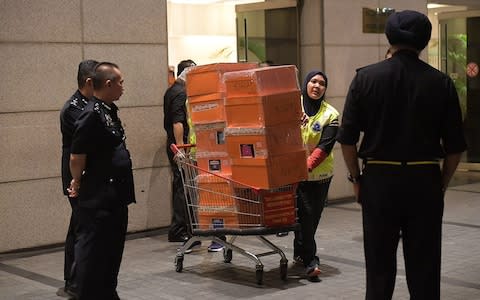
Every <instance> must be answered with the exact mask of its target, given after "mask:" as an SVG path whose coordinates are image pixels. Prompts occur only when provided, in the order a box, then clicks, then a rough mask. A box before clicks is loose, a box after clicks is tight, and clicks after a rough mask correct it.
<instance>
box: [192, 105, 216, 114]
mask: <svg viewBox="0 0 480 300" xmlns="http://www.w3.org/2000/svg"><path fill="white" fill-rule="evenodd" d="M217 107H218V104H217V103H204V104H195V105H192V112H199V111H205V110H210V109H215V108H217Z"/></svg>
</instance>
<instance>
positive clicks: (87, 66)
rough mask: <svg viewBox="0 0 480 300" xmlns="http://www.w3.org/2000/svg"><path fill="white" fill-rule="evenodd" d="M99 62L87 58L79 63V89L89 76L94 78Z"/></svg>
mask: <svg viewBox="0 0 480 300" xmlns="http://www.w3.org/2000/svg"><path fill="white" fill-rule="evenodd" d="M97 64H98V61H96V60H93V59H86V60H83V61H82V62H80V64H78V73H77V83H78V88H79V89H81V88H83V87H84V86H85V83H86V81H87V79H88V78H93V77H94V76H95V68H96V67H97Z"/></svg>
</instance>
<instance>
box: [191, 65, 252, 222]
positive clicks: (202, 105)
mask: <svg viewBox="0 0 480 300" xmlns="http://www.w3.org/2000/svg"><path fill="white" fill-rule="evenodd" d="M256 67H257V64H254V63H216V64H209V65H203V66H197V67H195V68H194V69H192V71H190V72H189V73H188V74H187V86H186V88H187V96H188V105H189V113H190V119H191V121H192V123H193V125H194V130H195V134H196V159H197V163H198V166H199V167H200V168H202V169H205V170H208V171H210V172H214V173H218V174H219V175H221V176H224V177H227V178H230V177H231V172H232V170H231V162H230V158H229V156H228V153H227V147H226V145H225V140H224V130H225V127H226V123H225V108H224V100H225V99H224V98H225V84H224V82H223V74H224V73H225V72H230V71H238V70H246V69H252V68H256ZM198 186H199V193H200V195H199V207H200V208H199V214H198V217H199V223H200V228H201V229H208V228H221V227H223V226H225V225H226V224H228V226H229V227H231V226H232V224H233V223H234V224H238V220H236V215H235V214H234V213H233V211H234V210H235V203H234V202H233V201H231V200H230V201H229V199H231V197H230V198H229V197H221V196H218V195H217V194H214V193H211V192H209V191H210V190H215V191H222V193H225V194H226V195H227V194H232V189H231V187H230V186H229V182H228V181H227V180H223V179H222V178H220V177H217V176H215V175H211V174H208V173H205V174H202V175H201V176H199V178H198ZM229 209H231V210H232V213H231V214H230V213H225V211H228V210H229Z"/></svg>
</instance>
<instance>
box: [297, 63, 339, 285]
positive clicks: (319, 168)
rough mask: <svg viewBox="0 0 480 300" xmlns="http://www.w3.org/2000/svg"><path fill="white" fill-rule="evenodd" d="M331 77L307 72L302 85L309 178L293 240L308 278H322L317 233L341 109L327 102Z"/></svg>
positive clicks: (302, 190) (301, 191)
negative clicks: (298, 226)
mask: <svg viewBox="0 0 480 300" xmlns="http://www.w3.org/2000/svg"><path fill="white" fill-rule="evenodd" d="M327 84H328V79H327V76H326V75H325V73H323V72H321V71H312V72H310V73H308V74H307V76H306V78H305V81H304V84H303V86H302V108H303V112H304V116H303V119H302V121H303V124H302V127H301V130H302V138H303V143H304V144H305V146H306V148H307V149H308V154H309V156H308V159H307V168H308V180H307V181H302V182H300V183H299V185H298V188H297V208H298V219H299V223H300V225H301V227H300V230H298V231H295V238H294V240H293V249H294V251H293V256H294V262H295V263H299V264H303V266H304V267H305V272H306V275H307V278H308V279H309V280H310V281H312V282H318V281H320V280H319V278H318V275H319V274H320V273H321V271H320V268H319V265H320V260H319V258H318V256H317V255H316V252H317V245H316V243H315V232H316V231H317V227H318V223H319V221H320V217H321V215H322V211H323V208H324V206H325V201H326V199H327V195H328V189H329V187H330V182H331V180H332V176H333V152H332V150H333V146H334V144H335V137H336V135H337V131H338V125H339V124H338V115H339V114H338V111H337V110H336V109H335V108H334V107H333V106H331V105H330V104H328V103H327V102H326V101H325V91H326V90H327Z"/></svg>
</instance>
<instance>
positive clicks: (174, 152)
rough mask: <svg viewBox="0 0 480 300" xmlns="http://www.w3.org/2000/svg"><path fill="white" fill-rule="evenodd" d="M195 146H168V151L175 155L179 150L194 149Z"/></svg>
mask: <svg viewBox="0 0 480 300" xmlns="http://www.w3.org/2000/svg"><path fill="white" fill-rule="evenodd" d="M195 146H196V145H195V144H183V145H175V144H170V150H172V152H173V154H177V153H178V151H180V149H190V148H193V147H195Z"/></svg>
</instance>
